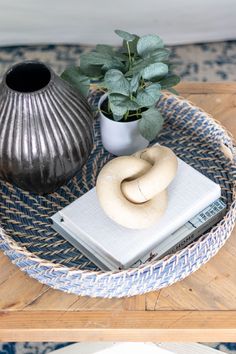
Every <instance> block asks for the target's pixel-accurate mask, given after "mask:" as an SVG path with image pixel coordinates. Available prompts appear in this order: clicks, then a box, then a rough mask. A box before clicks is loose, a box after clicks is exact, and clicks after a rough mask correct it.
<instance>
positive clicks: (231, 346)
mask: <svg viewBox="0 0 236 354" xmlns="http://www.w3.org/2000/svg"><path fill="white" fill-rule="evenodd" d="M90 49H91V48H90V47H86V46H79V45H77V46H74V45H73V46H72V45H57V46H55V45H42V46H22V47H4V48H0V76H1V75H2V74H3V73H4V71H5V70H6V69H7V68H8V67H9V66H10V65H12V64H13V63H15V62H19V61H21V60H26V59H38V60H42V61H45V62H47V63H48V64H50V65H51V66H52V67H53V68H54V70H55V71H56V72H58V73H60V72H62V71H63V70H64V68H65V67H66V66H68V65H73V64H75V63H77V62H78V58H79V54H80V53H82V52H83V51H87V50H90ZM171 49H172V60H173V62H175V64H176V72H177V73H179V75H180V76H181V78H182V80H188V81H224V80H228V81H236V70H235V67H236V40H235V41H229V42H218V43H204V44H195V45H184V46H177V47H172V48H171ZM68 344H69V343H0V354H46V353H49V352H51V351H52V350H55V349H59V348H61V347H63V346H65V345H68ZM208 344H209V345H210V346H212V347H214V348H216V349H220V350H222V351H225V352H226V353H231V354H233V353H234V354H236V343H208Z"/></svg>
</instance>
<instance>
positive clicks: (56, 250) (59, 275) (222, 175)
mask: <svg viewBox="0 0 236 354" xmlns="http://www.w3.org/2000/svg"><path fill="white" fill-rule="evenodd" d="M158 105H159V108H160V109H161V111H162V114H163V115H164V117H165V126H164V129H163V131H162V133H161V135H160V136H159V137H158V140H157V141H158V142H159V143H161V144H163V145H166V146H169V147H170V148H171V149H173V150H174V151H175V153H176V154H177V155H178V156H179V157H180V158H181V159H183V160H184V161H186V162H187V163H188V164H190V165H192V166H193V167H194V168H196V169H198V170H199V171H201V172H202V173H204V174H205V175H206V176H208V177H209V178H211V179H212V180H214V181H215V182H217V183H219V184H220V185H221V188H222V197H223V199H224V201H225V202H226V204H227V214H226V216H225V217H224V219H223V220H222V221H221V222H220V223H218V225H216V226H215V227H214V228H213V229H212V230H211V231H210V232H208V233H207V234H205V235H203V236H202V237H200V238H199V239H198V240H197V241H196V242H194V243H192V244H191V245H190V246H188V247H186V248H184V249H183V250H181V251H179V252H178V253H176V254H173V255H169V256H166V257H165V258H164V259H162V260H159V261H156V262H150V263H147V264H145V265H143V266H142V267H140V268H135V269H128V270H125V271H116V272H102V271H99V270H98V269H97V268H96V266H94V264H92V263H91V262H90V261H89V260H88V259H87V258H86V257H84V256H83V255H82V254H81V253H79V252H78V251H77V250H76V249H75V248H74V247H73V246H71V245H70V244H69V243H68V242H67V241H65V240H64V239H63V238H62V237H61V236H60V235H58V234H57V233H56V232H55V231H53V230H52V228H51V224H50V220H49V217H50V216H51V215H53V214H54V213H55V212H57V211H58V210H60V209H61V208H63V207H65V206H66V205H68V204H69V203H71V202H72V201H74V200H75V199H76V198H78V197H79V196H81V195H82V194H83V193H85V192H87V191H88V190H89V189H91V188H92V187H93V186H94V185H95V182H96V176H97V174H98V172H99V171H100V169H101V167H102V166H103V165H104V164H105V163H106V162H107V161H108V160H109V159H110V158H112V156H111V155H109V154H108V153H107V152H105V151H104V149H103V148H102V145H101V141H100V135H99V126H98V124H99V123H98V121H97V122H96V123H95V135H96V139H95V146H94V149H93V151H92V154H91V156H90V159H89V161H88V162H87V164H86V166H84V167H83V170H82V171H81V172H80V173H79V174H78V175H77V176H76V177H74V178H73V179H72V180H71V181H69V182H68V183H67V185H65V186H63V187H61V188H60V189H58V191H57V192H55V193H53V194H50V195H47V196H37V195H33V194H30V193H28V192H25V191H22V190H21V189H19V188H16V187H15V186H13V185H11V184H9V183H5V182H2V181H1V182H0V183H1V189H0V190H1V192H0V216H1V229H0V249H2V250H4V252H5V254H6V255H7V256H8V257H9V258H10V259H11V260H12V262H13V263H15V264H16V265H17V266H18V267H19V268H20V269H22V270H23V271H24V272H26V273H28V274H29V275H30V276H31V277H33V278H35V279H37V280H39V281H40V282H42V283H44V284H47V285H49V286H51V287H53V288H55V289H60V290H62V291H65V292H69V293H74V294H78V295H88V296H100V297H122V296H131V295H136V294H142V293H145V292H148V291H152V290H156V289H160V288H162V287H166V286H169V285H171V284H173V283H175V282H176V281H179V280H181V279H183V278H185V277H186V276H188V275H189V274H191V273H192V272H194V271H196V270H197V269H198V268H199V267H201V266H202V265H203V264H204V263H206V262H207V261H208V260H209V259H210V258H211V257H213V256H214V255H215V254H216V253H217V252H218V250H219V249H220V248H221V247H222V246H223V245H224V243H225V241H226V240H227V238H228V237H229V236H230V233H231V231H232V229H233V226H234V223H235V218H236V202H235V177H236V167H235V162H236V150H235V145H234V142H233V139H232V138H231V137H230V135H229V133H227V132H226V131H225V130H224V129H223V128H222V127H221V126H220V125H219V124H217V123H216V122H215V121H214V120H213V119H212V118H211V117H209V115H207V114H206V113H205V112H203V111H202V110H200V109H199V108H197V107H194V106H193V105H191V104H190V103H189V102H188V101H186V100H184V99H179V98H177V97H176V96H166V95H163V96H162V98H161V99H160V101H159V103H158ZM98 232H99V230H98Z"/></svg>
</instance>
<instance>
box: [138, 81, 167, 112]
mask: <svg viewBox="0 0 236 354" xmlns="http://www.w3.org/2000/svg"><path fill="white" fill-rule="evenodd" d="M160 90H161V86H160V85H159V84H151V85H149V86H148V87H146V88H145V89H142V90H140V91H139V92H138V94H137V98H136V102H137V103H138V104H139V106H140V107H151V106H153V105H154V104H155V103H156V102H157V100H158V99H159V98H160V96H161V91H160Z"/></svg>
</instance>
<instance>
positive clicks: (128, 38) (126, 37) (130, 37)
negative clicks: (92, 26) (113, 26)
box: [115, 29, 135, 42]
mask: <svg viewBox="0 0 236 354" xmlns="http://www.w3.org/2000/svg"><path fill="white" fill-rule="evenodd" d="M115 33H116V34H117V35H118V36H119V37H121V38H123V39H124V40H126V41H127V42H131V41H133V40H134V39H135V35H134V34H131V33H129V32H126V31H122V30H119V29H117V30H115Z"/></svg>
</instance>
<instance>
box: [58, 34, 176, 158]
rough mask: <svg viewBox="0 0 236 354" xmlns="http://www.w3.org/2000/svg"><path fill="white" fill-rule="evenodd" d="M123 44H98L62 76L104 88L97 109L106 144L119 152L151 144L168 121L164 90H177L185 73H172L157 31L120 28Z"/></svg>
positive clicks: (78, 83) (81, 86)
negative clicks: (162, 105) (133, 31)
mask: <svg viewBox="0 0 236 354" xmlns="http://www.w3.org/2000/svg"><path fill="white" fill-rule="evenodd" d="M115 33H116V34H117V35H118V36H119V37H121V38H122V40H123V45H122V48H121V49H114V48H113V47H111V46H109V45H101V44H98V45H97V46H96V49H95V51H94V52H89V53H84V54H82V55H81V57H80V67H72V68H68V69H66V70H65V72H64V73H63V74H62V77H63V78H64V79H65V80H67V81H69V82H70V83H71V84H73V85H75V86H76V87H78V88H79V89H80V90H81V92H83V93H84V94H86V93H87V92H88V88H89V83H90V82H91V80H93V82H94V80H96V81H97V82H98V83H97V84H94V83H93V87H96V88H98V89H100V90H102V92H104V90H105V91H106V92H107V93H106V95H104V96H103V97H101V99H100V101H99V104H98V108H99V112H100V120H101V137H102V143H103V146H104V147H105V149H106V150H107V151H109V152H110V153H112V154H114V155H118V156H119V155H130V154H132V153H134V152H135V151H137V150H140V149H143V148H145V147H147V146H148V144H149V141H152V140H154V139H155V138H156V136H157V134H158V133H159V132H160V130H161V128H162V125H163V117H162V115H161V112H160V110H159V109H158V105H157V101H158V100H159V98H160V96H161V90H162V89H167V90H171V91H173V89H172V87H173V86H175V85H176V84H178V83H179V81H180V78H179V77H178V76H177V75H175V74H174V73H173V72H172V66H171V64H170V60H169V55H170V51H169V50H168V49H166V48H165V46H164V43H163V41H162V39H161V38H160V37H159V36H157V35H150V34H149V35H145V36H142V37H139V36H137V35H136V34H130V33H127V32H125V31H121V30H116V31H115Z"/></svg>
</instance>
